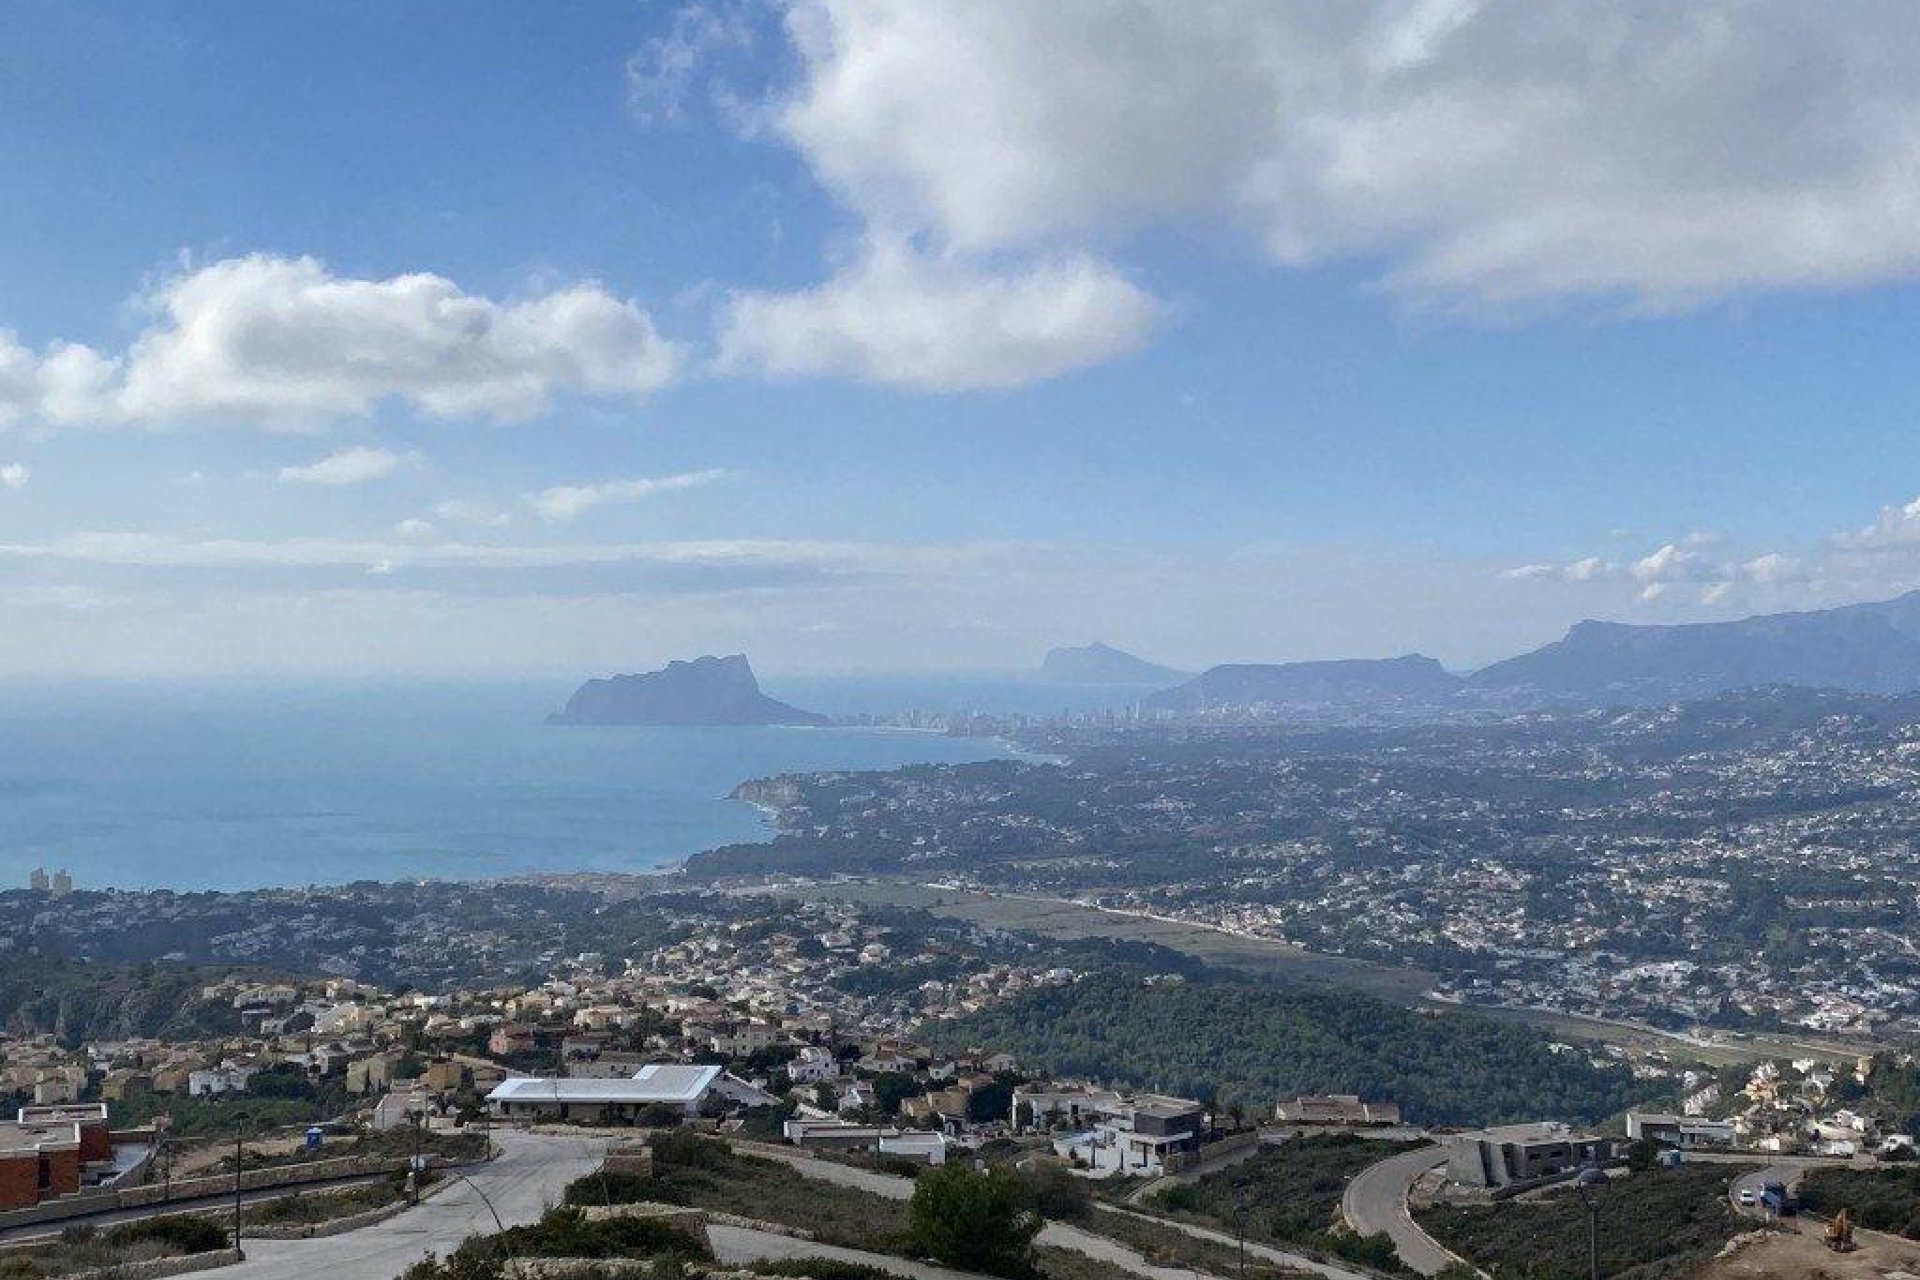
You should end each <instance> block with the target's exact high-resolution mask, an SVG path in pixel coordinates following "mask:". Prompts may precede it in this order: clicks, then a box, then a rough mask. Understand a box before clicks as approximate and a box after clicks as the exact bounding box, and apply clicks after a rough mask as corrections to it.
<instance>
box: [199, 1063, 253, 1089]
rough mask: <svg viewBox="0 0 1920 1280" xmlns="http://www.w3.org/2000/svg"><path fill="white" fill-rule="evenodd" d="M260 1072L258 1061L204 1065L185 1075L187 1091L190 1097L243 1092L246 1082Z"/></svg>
mask: <svg viewBox="0 0 1920 1280" xmlns="http://www.w3.org/2000/svg"><path fill="white" fill-rule="evenodd" d="M258 1074H260V1067H259V1064H258V1063H254V1062H234V1061H227V1062H222V1063H221V1064H220V1065H219V1066H217V1067H204V1068H202V1069H201V1070H198V1071H194V1072H191V1073H189V1074H188V1076H187V1093H188V1095H189V1096H191V1097H195V1098H205V1097H212V1096H214V1095H216V1094H222V1093H245V1092H246V1091H247V1084H248V1082H249V1081H251V1080H252V1079H253V1078H254V1077H255V1076H256V1075H258Z"/></svg>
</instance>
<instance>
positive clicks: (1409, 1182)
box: [1340, 1147, 1459, 1276]
mask: <svg viewBox="0 0 1920 1280" xmlns="http://www.w3.org/2000/svg"><path fill="white" fill-rule="evenodd" d="M1446 1158H1447V1157H1446V1153H1445V1152H1444V1151H1443V1150H1442V1149H1441V1148H1439V1147H1421V1148H1420V1149H1419V1150H1418V1151H1408V1152H1404V1153H1402V1154H1400V1155H1397V1156H1389V1157H1388V1158H1387V1159H1385V1160H1382V1161H1381V1162H1380V1163H1379V1164H1376V1165H1370V1166H1368V1167H1367V1168H1365V1169H1363V1170H1361V1171H1360V1173H1359V1174H1358V1175H1357V1176H1356V1177H1355V1178H1354V1179H1353V1181H1352V1182H1349V1183H1348V1184H1347V1190H1346V1194H1345V1195H1344V1196H1343V1197H1341V1201H1340V1209H1341V1212H1342V1213H1344V1214H1345V1215H1346V1219H1347V1223H1348V1224H1349V1225H1350V1226H1352V1227H1353V1229H1354V1230H1355V1231H1358V1232H1359V1233H1360V1234H1361V1235H1368V1236H1370V1235H1375V1234H1377V1233H1379V1232H1382V1231H1384V1232H1386V1233H1387V1236H1388V1238H1389V1239H1391V1240H1392V1241H1393V1250H1394V1252H1395V1253H1397V1254H1399V1255H1400V1261H1402V1262H1404V1263H1406V1264H1407V1265H1408V1266H1409V1267H1412V1268H1413V1269H1414V1270H1415V1271H1418V1272H1419V1273H1420V1274H1421V1275H1423V1276H1431V1275H1438V1274H1439V1273H1440V1272H1442V1271H1445V1270H1446V1269H1447V1267H1448V1266H1450V1265H1451V1264H1453V1263H1455V1262H1458V1261H1459V1259H1458V1258H1456V1257H1454V1255H1453V1254H1451V1253H1449V1252H1447V1250H1446V1249H1445V1248H1443V1247H1442V1246H1441V1244H1440V1242H1439V1241H1438V1240H1435V1239H1434V1238H1433V1237H1432V1236H1430V1235H1428V1234H1427V1233H1426V1232H1425V1231H1422V1230H1421V1229H1420V1224H1419V1223H1417V1222H1415V1221H1414V1220H1413V1214H1412V1213H1410V1212H1408V1210H1407V1192H1408V1190H1409V1189H1411V1188H1412V1186H1413V1184H1414V1183H1415V1182H1416V1181H1418V1180H1419V1178H1420V1175H1421V1174H1423V1173H1425V1172H1426V1171H1427V1170H1429V1169H1432V1168H1435V1167H1436V1166H1438V1165H1441V1164H1444V1163H1446Z"/></svg>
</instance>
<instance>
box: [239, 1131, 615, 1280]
mask: <svg viewBox="0 0 1920 1280" xmlns="http://www.w3.org/2000/svg"><path fill="white" fill-rule="evenodd" d="M494 1139H495V1141H496V1142H497V1143H498V1145H499V1147H500V1155H499V1157H498V1158H497V1159H495V1160H493V1161H492V1162H491V1163H489V1164H486V1165H483V1166H480V1167H477V1168H474V1169H472V1170H470V1171H469V1172H468V1173H467V1174H466V1175H465V1177H464V1178H463V1179H461V1180H460V1181H457V1182H455V1183H454V1185H452V1186H450V1187H448V1188H446V1190H444V1191H442V1192H440V1193H439V1194H438V1195H436V1196H433V1197H431V1198H429V1199H427V1200H424V1201H422V1202H421V1203H420V1205H419V1206H418V1207H417V1208H413V1209H409V1210H407V1211H406V1212H405V1213H403V1214H400V1215H398V1216H397V1217H393V1218H388V1219H387V1220H386V1221H385V1222H380V1223H376V1224H375V1225H373V1226H371V1227H363V1228H361V1229H360V1230H358V1231H349V1232H345V1233H343V1234H341V1235H337V1236H325V1237H322V1238H320V1239H317V1240H258V1241H254V1240H249V1241H247V1242H246V1250H247V1260H246V1261H245V1262H242V1263H240V1264H239V1265H237V1266H232V1267H223V1268H221V1269H220V1276H221V1280H312V1277H314V1276H325V1277H327V1280H394V1277H395V1276H398V1275H399V1274H400V1273H401V1272H402V1271H405V1270H406V1269H407V1268H408V1267H410V1266H412V1265H413V1264H414V1263H415V1262H418V1261H419V1260H420V1259H421V1258H422V1257H425V1256H426V1255H427V1254H428V1253H429V1252H432V1253H437V1254H439V1255H440V1256H442V1257H445V1256H446V1255H447V1254H449V1253H451V1252H453V1250H455V1249H456V1248H458V1247H459V1246H460V1244H461V1243H462V1242H463V1241H464V1240H466V1239H467V1237H469V1236H472V1235H480V1234H484V1233H486V1232H490V1231H492V1230H493V1229H494V1220H493V1215H494V1213H495V1212H497V1213H499V1215H500V1218H501V1220H502V1221H503V1222H505V1223H506V1225H508V1226H510V1227H511V1226H518V1225H521V1224H524V1223H529V1222H534V1221H537V1220H538V1219H539V1217H540V1215H541V1214H543V1213H545V1212H546V1210H547V1208H548V1206H550V1205H555V1204H558V1203H560V1193H561V1191H562V1190H563V1189H564V1188H565V1187H566V1185H567V1184H568V1183H569V1182H572V1181H573V1180H574V1179H575V1178H579V1177H583V1176H585V1175H586V1174H589V1173H591V1172H593V1171H594V1170H595V1169H597V1168H599V1167H600V1162H601V1160H602V1159H604V1158H605V1156H606V1151H607V1143H606V1141H605V1140H604V1139H600V1138H591V1137H580V1136H559V1135H551V1134H532V1133H517V1132H514V1131H512V1130H504V1131H503V1130H499V1129H496V1130H494ZM482 1193H484V1196H485V1198H484V1199H483V1198H482ZM488 1201H491V1202H492V1206H493V1207H492V1210H491V1211H490V1210H489V1209H488V1207H487V1202H488Z"/></svg>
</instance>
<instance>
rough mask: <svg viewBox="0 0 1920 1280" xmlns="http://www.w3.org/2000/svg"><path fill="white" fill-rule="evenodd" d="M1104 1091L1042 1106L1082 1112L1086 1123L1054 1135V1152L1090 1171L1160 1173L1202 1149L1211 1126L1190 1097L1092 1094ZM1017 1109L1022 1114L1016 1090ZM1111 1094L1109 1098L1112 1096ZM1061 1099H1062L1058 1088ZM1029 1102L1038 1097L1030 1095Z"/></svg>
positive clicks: (1055, 1112) (1076, 1113) (1032, 1103)
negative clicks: (1054, 1105)
mask: <svg viewBox="0 0 1920 1280" xmlns="http://www.w3.org/2000/svg"><path fill="white" fill-rule="evenodd" d="M1099 1092H1102V1091H1095V1090H1088V1091H1087V1092H1086V1095H1085V1096H1082V1097H1075V1098H1071V1099H1070V1100H1069V1103H1068V1110H1067V1111H1066V1112H1065V1113H1062V1112H1061V1111H1059V1110H1058V1109H1057V1108H1056V1109H1055V1110H1053V1111H1052V1112H1045V1111H1040V1109H1039V1108H1035V1109H1036V1112H1038V1113H1039V1114H1051V1115H1053V1116H1055V1117H1058V1116H1060V1115H1062V1114H1065V1115H1067V1116H1070V1117H1078V1119H1079V1122H1080V1123H1082V1124H1085V1125H1086V1126H1087V1127H1086V1128H1082V1129H1078V1130H1077V1131H1075V1132H1070V1133H1068V1134H1067V1135H1065V1136H1063V1137H1060V1138H1056V1139H1054V1143H1053V1150H1054V1154H1056V1155H1058V1156H1060V1157H1062V1158H1063V1159H1065V1160H1067V1161H1068V1162H1069V1163H1071V1164H1072V1165H1074V1166H1075V1168H1076V1170H1077V1171H1078V1172H1081V1173H1083V1174H1085V1175H1087V1176H1089V1177H1095V1178H1106V1177H1112V1176H1114V1175H1116V1174H1119V1175H1133V1176H1140V1177H1158V1176H1159V1175H1160V1174H1162V1173H1165V1172H1168V1170H1169V1168H1170V1167H1171V1166H1172V1164H1173V1163H1174V1162H1175V1157H1178V1156H1183V1155H1190V1154H1192V1153H1194V1152H1197V1151H1199V1150H1200V1143H1201V1140H1202V1136H1203V1135H1204V1134H1205V1132H1206V1128H1207V1118H1206V1111H1205V1109H1204V1108H1202V1107H1201V1105H1200V1104H1199V1103H1198V1102H1195V1101H1193V1100H1191V1099H1189V1098H1168V1097H1162V1096H1160V1095H1158V1094H1110V1093H1109V1094H1107V1096H1106V1099H1100V1100H1097V1101H1093V1100H1090V1099H1092V1097H1093V1095H1095V1094H1097V1093H1099ZM1015 1096H1016V1102H1015V1104H1014V1105H1015V1114H1016V1115H1017V1114H1019V1110H1018V1108H1019V1106H1020V1100H1019V1093H1018V1091H1016V1095H1015ZM1108 1099H1110V1100H1108ZM1054 1100H1055V1101H1056V1103H1057V1102H1058V1101H1060V1100H1061V1095H1060V1094H1059V1092H1058V1091H1056V1093H1055V1099H1054ZM1025 1101H1026V1103H1027V1105H1028V1106H1029V1107H1034V1106H1035V1101H1036V1099H1035V1098H1033V1097H1029V1098H1027V1099H1025Z"/></svg>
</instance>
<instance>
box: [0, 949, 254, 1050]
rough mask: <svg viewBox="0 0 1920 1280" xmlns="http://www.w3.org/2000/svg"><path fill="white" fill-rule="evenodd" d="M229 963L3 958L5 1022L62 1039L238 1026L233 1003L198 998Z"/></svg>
mask: <svg viewBox="0 0 1920 1280" xmlns="http://www.w3.org/2000/svg"><path fill="white" fill-rule="evenodd" d="M225 972H226V971H225V970H217V969H202V968H195V967H191V966H184V965H183V966H172V965H151V964H93V963H88V962H86V961H79V960H47V959H40V958H37V957H20V958H14V959H9V960H8V961H7V962H6V964H4V965H0V1029H4V1030H5V1031H6V1032H7V1033H8V1034H11V1035H53V1036H56V1037H58V1038H59V1039H60V1040H61V1042H62V1043H66V1044H78V1043H82V1042H84V1041H93V1040H125V1039H128V1038H130V1037H135V1036H160V1037H171V1038H175V1039H195V1038H198V1037H202V1036H210V1035H221V1034H225V1033H228V1032H234V1031H238V1030H239V1029H240V1020H239V1018H238V1017H237V1016H236V1015H235V1014H234V1011H233V1007H232V1006H231V1005H230V1004H228V1003H227V1002H224V1001H208V1000H202V999H201V998H200V990H201V988H202V987H203V986H206V985H208V984H211V983H214V982H217V981H219V980H220V978H221V977H223V976H224V975H225Z"/></svg>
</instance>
